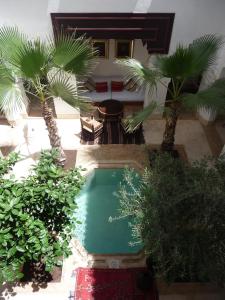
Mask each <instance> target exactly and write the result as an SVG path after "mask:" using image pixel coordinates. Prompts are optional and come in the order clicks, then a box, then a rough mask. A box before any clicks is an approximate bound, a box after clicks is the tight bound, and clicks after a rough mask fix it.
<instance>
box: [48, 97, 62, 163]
mask: <svg viewBox="0 0 225 300" xmlns="http://www.w3.org/2000/svg"><path fill="white" fill-rule="evenodd" d="M42 115H43V118H44V120H45V124H46V126H47V129H48V136H49V139H50V144H51V146H52V148H56V149H58V151H59V159H58V161H57V163H58V164H59V165H61V166H64V164H65V161H66V156H65V153H64V151H63V149H62V145H61V139H60V136H59V132H58V128H57V124H56V121H55V119H54V116H53V113H52V110H51V108H50V107H49V106H48V104H47V101H44V102H43V103H42Z"/></svg>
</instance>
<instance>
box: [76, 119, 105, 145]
mask: <svg viewBox="0 0 225 300" xmlns="http://www.w3.org/2000/svg"><path fill="white" fill-rule="evenodd" d="M80 123H81V133H82V136H85V135H89V136H90V137H91V138H92V139H93V140H94V139H96V138H97V137H99V136H100V135H101V134H102V132H103V124H102V123H101V122H98V121H97V120H95V119H94V118H88V117H80Z"/></svg>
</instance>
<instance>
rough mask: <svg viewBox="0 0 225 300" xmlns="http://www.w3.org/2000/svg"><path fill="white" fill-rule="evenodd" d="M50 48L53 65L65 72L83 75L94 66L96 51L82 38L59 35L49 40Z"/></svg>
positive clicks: (88, 41)
mask: <svg viewBox="0 0 225 300" xmlns="http://www.w3.org/2000/svg"><path fill="white" fill-rule="evenodd" d="M50 46H51V49H52V56H53V63H54V65H55V66H56V67H59V68H61V69H63V70H65V71H68V72H72V73H74V74H76V75H83V74H86V73H87V72H89V71H90V70H91V69H92V68H93V67H94V66H95V65H96V51H94V49H93V48H92V46H91V43H90V40H88V39H85V38H84V37H79V38H75V34H74V35H67V34H63V33H61V34H59V35H58V36H57V37H56V39H55V41H54V40H50Z"/></svg>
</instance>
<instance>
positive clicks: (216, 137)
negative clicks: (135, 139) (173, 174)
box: [0, 117, 225, 300]
mask: <svg viewBox="0 0 225 300" xmlns="http://www.w3.org/2000/svg"><path fill="white" fill-rule="evenodd" d="M56 121H57V125H58V128H59V134H60V136H61V138H62V145H63V148H64V149H65V152H66V155H67V157H68V161H67V167H68V168H69V167H74V166H82V167H86V168H90V166H91V165H92V166H96V165H99V164H105V165H108V166H109V165H112V164H115V163H116V164H120V165H123V166H124V165H133V164H136V167H137V168H139V169H143V168H144V167H145V166H147V165H148V154H147V149H148V148H149V147H154V146H157V145H159V144H160V143H161V141H162V135H163V129H164V121H163V120H160V119H158V120H149V121H146V122H145V124H144V136H145V142H146V144H145V145H81V144H80V130H81V128H80V121H79V119H57V120H56ZM0 133H1V134H0V148H1V150H2V152H3V154H7V152H9V151H12V150H15V151H19V152H20V153H21V155H22V159H21V160H20V161H19V162H18V163H17V164H16V166H15V168H14V173H15V174H16V176H17V177H18V178H19V177H21V176H26V175H27V174H28V171H29V169H30V167H31V165H32V164H35V162H36V161H37V158H38V156H39V153H40V151H41V150H42V149H48V148H50V144H49V139H48V132H47V130H46V126H45V124H44V121H43V119H42V118H38V117H33V118H28V119H23V120H21V121H20V122H19V123H18V125H17V126H16V127H15V128H11V127H10V126H9V125H7V124H6V123H5V122H4V121H3V122H1V123H0ZM224 133H225V129H224V126H223V122H218V123H216V126H209V127H203V126H202V125H201V123H200V122H199V121H198V120H197V119H194V118H192V119H185V120H184V119H181V120H180V121H178V125H177V131H176V139H175V144H176V145H182V146H183V147H184V151H185V153H186V156H187V158H188V160H189V161H194V160H196V159H200V158H202V157H204V156H205V155H212V154H213V155H217V154H219V153H220V152H221V150H222V147H223V143H224V142H225V141H224V139H223V138H222V137H223V136H225V135H223V134H224ZM21 170H22V171H21ZM72 245H73V255H72V256H71V257H69V258H68V259H66V260H65V261H64V265H63V272H62V279H61V282H60V283H50V284H48V286H47V287H45V288H44V289H40V290H39V291H35V292H34V290H33V287H32V285H31V284H27V285H25V286H19V287H18V286H17V287H14V288H13V291H10V289H9V290H8V295H6V294H5V293H6V292H7V289H6V287H5V286H3V287H2V288H1V290H0V299H15V300H20V299H21V300H22V299H23V300H24V299H31V298H32V299H40V300H44V299H54V300H57V299H60V300H66V299H71V300H72V299H73V290H74V285H75V278H74V272H73V271H74V270H75V269H76V268H77V267H87V266H88V267H90V266H98V267H107V266H108V267H110V265H113V264H114V263H118V264H119V266H121V267H127V266H132V267H136V266H143V265H144V257H143V256H137V257H133V259H128V258H124V257H123V258H121V257H110V259H107V258H105V257H99V258H98V259H96V258H93V257H92V256H91V255H88V254H87V253H86V252H85V251H84V249H83V248H82V247H81V245H79V243H78V242H77V241H75V240H74V241H72ZM115 260H116V261H115Z"/></svg>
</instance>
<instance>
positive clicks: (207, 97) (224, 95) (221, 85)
mask: <svg viewBox="0 0 225 300" xmlns="http://www.w3.org/2000/svg"><path fill="white" fill-rule="evenodd" d="M182 103H183V105H184V106H185V107H186V108H187V109H190V110H195V109H198V108H201V107H203V108H205V109H209V110H213V111H215V112H219V113H225V79H218V80H216V81H215V82H214V83H213V84H212V85H211V86H210V87H208V88H207V89H205V90H202V91H199V92H198V93H196V94H186V95H183V97H182Z"/></svg>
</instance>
